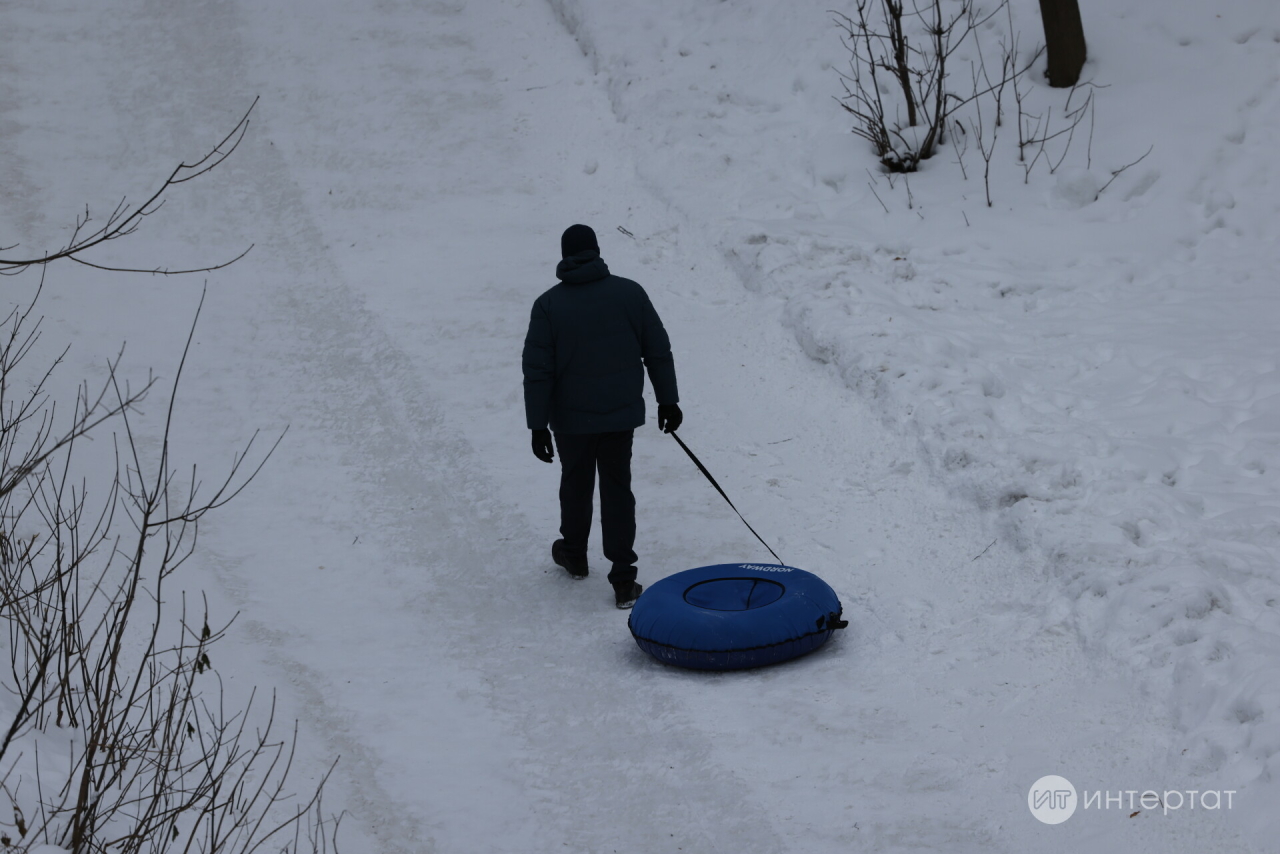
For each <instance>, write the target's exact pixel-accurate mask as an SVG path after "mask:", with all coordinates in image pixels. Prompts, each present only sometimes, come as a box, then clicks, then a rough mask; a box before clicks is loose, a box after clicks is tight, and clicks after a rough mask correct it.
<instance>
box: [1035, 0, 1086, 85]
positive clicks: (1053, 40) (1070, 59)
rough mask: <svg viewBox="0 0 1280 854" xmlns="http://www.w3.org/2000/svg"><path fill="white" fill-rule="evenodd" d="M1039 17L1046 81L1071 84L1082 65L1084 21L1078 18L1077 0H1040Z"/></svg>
mask: <svg viewBox="0 0 1280 854" xmlns="http://www.w3.org/2000/svg"><path fill="white" fill-rule="evenodd" d="M1040 18H1041V20H1042V21H1044V43H1045V48H1046V49H1047V50H1048V53H1049V68H1048V70H1047V71H1046V72H1045V73H1046V76H1047V77H1048V78H1049V85H1050V86H1056V87H1067V86H1074V85H1076V83H1077V82H1079V80H1080V69H1081V67H1083V66H1084V59H1085V45H1084V25H1083V24H1082V23H1081V22H1080V4H1079V2H1078V0H1040Z"/></svg>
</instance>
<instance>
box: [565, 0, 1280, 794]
mask: <svg viewBox="0 0 1280 854" xmlns="http://www.w3.org/2000/svg"><path fill="white" fill-rule="evenodd" d="M829 5H830V4H828V3H825V2H821V3H819V2H798V3H792V4H747V5H744V4H727V3H719V4H708V3H705V2H696V0H662V2H656V3H652V4H645V5H644V6H643V7H636V6H634V5H629V6H626V7H619V6H618V5H617V4H612V3H609V2H605V0H553V6H555V7H556V9H557V10H558V14H559V17H560V19H561V20H562V22H564V23H565V24H566V26H568V27H569V28H570V29H571V31H572V32H573V33H574V34H575V35H576V37H577V38H578V42H579V44H580V45H581V46H582V48H583V50H584V52H586V53H587V54H588V55H589V56H590V57H591V58H592V61H593V63H594V65H595V67H596V68H597V69H598V72H599V73H600V74H602V75H605V76H606V77H607V78H608V79H607V86H608V91H609V92H610V95H611V99H612V102H613V105H614V109H615V113H616V115H617V117H618V119H619V121H620V122H621V123H622V124H623V126H624V127H626V128H627V129H628V132H629V133H631V134H634V135H635V136H636V137H637V139H638V144H637V148H638V149H640V150H642V151H647V152H648V154H647V157H646V158H645V159H644V161H643V163H642V165H641V167H640V168H641V170H642V173H643V177H644V178H645V179H646V180H647V182H648V183H649V184H650V185H651V186H653V187H654V188H655V190H656V191H657V192H658V193H659V194H660V195H661V196H662V197H663V198H664V199H666V200H668V201H669V202H670V203H671V205H672V208H673V216H681V217H687V218H688V219H689V220H691V221H693V222H695V223H699V224H701V225H702V226H703V227H704V228H705V229H706V230H707V231H709V232H710V233H711V235H712V236H713V237H714V238H715V239H717V240H718V241H719V245H720V246H721V248H722V250H723V251H724V252H725V254H726V255H727V256H728V257H729V258H730V260H731V261H732V262H733V263H734V264H735V266H736V268H737V269H738V271H739V272H740V274H741V277H742V280H743V282H744V283H745V285H746V286H747V287H748V288H750V289H752V290H754V291H757V292H759V293H761V294H765V295H768V296H770V297H773V298H776V299H777V300H778V301H779V303H780V307H781V317H782V319H783V321H784V322H785V323H786V324H787V325H788V326H789V327H790V328H791V329H792V330H794V332H795V336H796V339H797V341H798V342H799V343H800V345H801V346H802V347H803V348H804V350H805V352H806V353H808V354H809V355H810V356H811V357H812V358H814V359H817V360H819V361H822V362H825V363H829V364H830V365H831V366H832V369H833V370H834V371H836V372H838V374H839V375H840V377H841V378H842V379H843V380H844V382H846V383H847V384H848V385H849V386H851V387H853V388H855V389H857V390H859V391H860V392H862V393H863V394H864V395H865V396H866V398H867V399H868V400H869V401H872V402H873V403H874V405H875V406H877V407H878V408H879V410H880V412H881V413H882V414H883V416H884V418H885V419H887V420H888V421H889V422H890V423H892V424H895V425H899V426H900V427H901V428H903V429H907V430H910V431H912V432H913V433H914V434H915V435H917V436H918V437H919V440H920V445H921V448H922V450H923V453H924V455H925V456H926V458H927V459H928V460H929V461H930V463H931V465H932V466H933V467H934V468H935V470H936V471H937V472H938V474H939V476H940V477H942V478H943V479H944V480H945V481H946V482H947V483H948V484H949V485H950V486H951V487H952V488H954V489H955V490H956V491H958V492H960V493H963V494H965V495H967V496H969V497H970V498H972V500H973V501H974V502H975V503H976V504H977V505H978V506H979V507H981V508H983V509H985V510H987V511H989V512H990V513H992V514H993V516H994V518H995V520H996V521H997V524H998V526H999V530H1000V531H1001V532H1002V536H1004V537H1006V538H1007V539H1009V540H1011V541H1014V542H1016V543H1017V544H1019V545H1020V546H1021V547H1022V548H1025V549H1027V550H1028V552H1029V554H1031V553H1042V554H1043V555H1044V556H1045V557H1046V560H1045V561H1044V562H1043V567H1044V568H1040V565H1041V562H1040V561H1038V560H1037V561H1029V563H1028V570H1027V571H1028V572H1037V573H1043V574H1044V575H1045V578H1046V606H1045V610H1044V613H1043V621H1044V626H1045V628H1046V629H1047V630H1049V629H1056V630H1060V629H1061V628H1064V627H1065V628H1069V629H1071V630H1073V631H1074V632H1076V633H1078V636H1079V638H1080V640H1081V641H1082V643H1084V644H1085V645H1086V646H1087V647H1090V648H1094V649H1097V650H1099V651H1105V652H1106V653H1108V654H1110V655H1112V656H1115V657H1117V658H1119V659H1122V660H1124V661H1126V662H1128V663H1129V664H1130V665H1131V666H1132V668H1133V672H1134V673H1135V674H1136V675H1137V676H1138V677H1139V678H1140V679H1141V682H1142V684H1143V685H1144V686H1145V687H1146V688H1147V689H1148V690H1150V691H1152V692H1155V693H1156V694H1157V695H1159V696H1163V697H1167V699H1168V702H1169V708H1170V710H1171V714H1172V715H1173V716H1174V717H1175V719H1176V722H1177V725H1178V727H1179V728H1180V729H1181V731H1182V732H1183V733H1184V736H1183V737H1182V738H1180V739H1179V740H1178V742H1177V744H1176V746H1175V748H1174V749H1173V750H1172V751H1171V756H1170V762H1171V768H1172V769H1174V770H1176V771H1178V772H1179V773H1183V774H1186V775H1192V776H1195V777H1200V778H1206V779H1212V780H1213V781H1214V782H1215V783H1216V784H1219V785H1222V786H1228V785H1231V786H1240V787H1245V786H1246V785H1247V784H1249V783H1250V782H1252V783H1253V784H1254V785H1253V788H1254V791H1255V792H1259V791H1260V788H1259V786H1260V784H1261V783H1263V782H1264V781H1267V780H1268V779H1270V778H1271V777H1272V776H1273V775H1275V774H1276V773H1277V772H1280V758H1278V757H1277V753H1278V751H1280V717H1277V715H1276V712H1275V709H1277V708H1280V575H1278V573H1277V567H1278V566H1280V348H1278V347H1277V345H1276V343H1275V342H1276V335H1275V327H1276V325H1277V320H1280V290H1278V289H1277V287H1276V272H1275V271H1276V270H1278V269H1280V245H1278V244H1277V242H1276V239H1275V237H1274V235H1275V233H1276V229H1277V226H1278V225H1280V201H1277V200H1278V199H1280V180H1278V179H1280V174H1278V172H1277V170H1278V168H1280V167H1277V166H1276V165H1275V159H1274V157H1275V151H1276V150H1277V148H1280V9H1278V8H1277V7H1276V6H1275V4H1274V3H1271V2H1269V0H1232V2H1226V3H1222V4H1215V5H1213V6H1211V7H1207V6H1203V5H1202V4H1195V3H1191V2H1187V0H1179V2H1175V3H1162V4H1159V5H1158V6H1152V5H1151V4H1144V3H1142V2H1139V0H1118V2H1116V3H1112V4H1105V8H1104V7H1103V5H1102V4H1100V5H1099V6H1097V7H1094V6H1086V8H1085V9H1084V15H1085V27H1086V32H1087V34H1088V36H1089V40H1090V50H1091V59H1090V62H1089V64H1088V65H1087V66H1086V69H1085V77H1086V78H1087V79H1088V80H1091V81H1093V82H1095V83H1097V84H1099V86H1101V87H1106V88H1097V89H1094V90H1093V91H1094V96H1095V104H1096V123H1095V126H1094V129H1093V133H1092V138H1091V140H1089V141H1087V142H1086V141H1084V140H1082V139H1076V140H1075V141H1074V142H1073V147H1072V148H1071V149H1070V150H1068V151H1066V152H1065V155H1066V156H1065V158H1064V160H1063V163H1062V166H1061V167H1060V168H1058V169H1057V170H1056V172H1055V173H1054V174H1050V172H1049V169H1048V167H1047V165H1040V166H1039V167H1037V169H1036V170H1035V171H1033V172H1032V174H1031V175H1030V178H1029V179H1026V180H1024V178H1025V172H1024V170H1023V168H1022V165H1021V164H1019V163H1018V162H1017V159H1016V146H1015V145H1013V144H1012V140H1011V139H1010V137H1011V135H1012V134H1013V131H1012V130H1011V129H1008V127H1007V126H1006V129H1005V130H1003V131H1001V133H1003V134H1004V135H1005V138H1004V141H1003V142H1002V143H1001V144H1000V146H999V148H998V149H997V152H996V156H995V158H994V160H993V164H992V188H991V189H992V197H993V200H994V203H995V204H994V206H993V207H991V208H988V207H987V206H986V204H985V198H984V191H983V187H982V180H981V170H982V166H981V160H979V159H977V158H976V155H975V153H974V151H973V149H972V147H970V148H969V150H968V151H967V152H966V151H964V149H962V148H960V147H959V145H957V147H956V148H953V149H951V150H950V151H944V152H943V153H942V154H940V155H939V156H937V157H935V158H933V159H932V160H930V161H927V162H926V165H925V169H924V170H923V171H922V172H921V173H919V174H917V175H915V176H913V177H912V178H911V179H910V180H909V181H908V180H906V179H904V178H901V177H898V178H896V179H894V180H893V181H892V182H891V181H890V178H891V177H892V176H886V175H884V174H882V173H881V172H880V171H879V169H878V168H877V164H876V162H875V158H874V156H873V154H872V152H870V151H869V150H867V148H866V147H865V145H863V144H862V143H860V142H859V141H858V140H857V139H855V138H854V137H852V136H851V135H850V134H848V132H847V130H848V126H847V123H846V121H845V119H846V116H845V115H844V114H843V113H842V111H841V110H840V109H839V108H838V105H837V104H836V103H835V102H834V101H833V100H832V98H833V96H834V95H837V94H838V93H839V86H838V81H837V80H836V77H835V72H834V70H833V68H834V67H836V66H838V65H840V64H842V63H843V62H844V61H845V59H844V52H843V48H842V47H841V45H840V43H839V39H838V36H837V33H836V31H835V30H834V29H833V28H832V26H831V25H830V21H829V17H828V14H827V12H826V9H827V8H828V7H829ZM837 7H839V4H837ZM1011 20H1012V23H1013V27H1014V28H1015V29H1017V30H1019V31H1021V34H1022V36H1021V37H1022V40H1023V42H1024V44H1028V45H1030V43H1032V42H1035V41H1038V40H1039V38H1040V32H1039V18H1038V13H1037V11H1036V7H1035V4H1033V3H1030V2H1024V0H1019V2H1017V3H1016V4H1015V6H1014V8H1013V14H1012V17H1011ZM993 26H994V25H993ZM1005 26H1007V25H1006V24H1001V25H1000V27H1005ZM1002 31H1003V30H1002V29H1000V28H996V29H993V30H991V31H990V32H984V33H983V34H982V35H983V38H984V40H985V42H984V43H985V44H986V45H988V46H989V45H991V44H994V42H995V41H996V40H997V39H998V38H999V36H1000V33H1001V32H1002ZM988 49H989V48H988ZM967 56H968V57H969V58H972V57H973V56H974V54H973V52H972V51H970V53H969V54H967ZM964 58H965V57H964V56H963V55H962V57H961V59H962V60H963V59H964ZM966 73H967V72H966ZM1030 83H1031V86H1030V88H1031V90H1032V91H1031V94H1030V99H1031V100H1030V103H1031V105H1032V107H1033V108H1034V109H1037V110H1043V109H1047V108H1049V107H1050V106H1052V105H1058V106H1061V104H1062V99H1063V98H1064V97H1065V96H1064V95H1063V93H1061V92H1055V91H1053V90H1049V89H1047V88H1046V87H1045V86H1044V85H1042V84H1041V83H1040V82H1038V75H1036V74H1035V73H1034V72H1033V79H1032V80H1031V81H1030ZM1076 97H1079V96H1078V95H1077V96H1076ZM1148 149H1150V154H1149V155H1148V156H1147V157H1146V158H1145V159H1142V160H1141V161H1140V162H1138V163H1137V164H1136V165H1133V166H1131V167H1130V168H1128V169H1126V170H1124V171H1122V172H1120V174H1119V175H1118V176H1117V177H1115V180H1114V181H1113V182H1112V183H1111V185H1110V186H1109V187H1107V188H1106V190H1105V191H1103V192H1102V193H1101V195H1099V190H1100V189H1101V188H1102V187H1103V186H1104V185H1106V184H1107V182H1108V181H1109V180H1111V179H1112V177H1113V175H1112V173H1113V172H1114V171H1115V170H1120V169H1121V168H1122V167H1124V166H1125V165H1126V164H1130V163H1133V162H1134V161H1135V160H1138V158H1139V157H1140V156H1141V155H1142V154H1143V152H1144V151H1146V150H1148ZM1055 151H1061V149H1057V150H1055ZM957 159H961V160H963V161H964V163H965V166H966V172H967V179H966V177H965V176H963V175H962V174H961V169H960V166H959V165H957V163H956V161H957Z"/></svg>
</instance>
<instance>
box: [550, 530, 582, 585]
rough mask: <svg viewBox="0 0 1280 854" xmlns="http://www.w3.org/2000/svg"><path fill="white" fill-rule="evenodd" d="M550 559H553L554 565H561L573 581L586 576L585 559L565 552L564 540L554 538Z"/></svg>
mask: <svg viewBox="0 0 1280 854" xmlns="http://www.w3.org/2000/svg"><path fill="white" fill-rule="evenodd" d="M551 559H552V560H553V561H555V564H556V566H563V567H564V570H565V572H567V573H569V575H570V576H572V577H573V579H574V580H575V581H581V580H582V579H584V578H586V577H587V571H588V570H587V559H586V558H585V557H570V556H569V555H567V554H565V553H564V540H556V541H555V542H554V543H552V544H551Z"/></svg>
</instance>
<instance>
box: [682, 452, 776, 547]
mask: <svg viewBox="0 0 1280 854" xmlns="http://www.w3.org/2000/svg"><path fill="white" fill-rule="evenodd" d="M671 438H672V439H675V440H676V441H677V442H679V443H680V447H682V448H684V452H685V453H686V454H688V455H689V459H691V460H693V464H694V465H695V466H697V467H698V471H700V472H702V473H703V474H704V475H705V476H706V478H707V480H709V481H711V485H712V486H714V487H715V488H716V492H718V493H720V497H721V498H723V499H724V500H725V501H727V502H728V503H729V506H730V507H733V502H732V501H729V496H727V495H725V494H724V490H723V489H721V488H720V484H718V483H716V479H715V478H714V477H712V476H711V472H709V471H707V467H706V466H704V465H703V464H702V460H700V459H698V458H697V457H695V456H694V455H693V451H691V450H689V446H688V445H686V444H685V443H684V441H683V440H682V439H681V438H680V437H679V436H677V435H676V434H675V432H674V431H673V432H672V433H671ZM733 512H734V513H738V508H737V507H733ZM738 518H739V519H742V524H744V525H746V526H747V530H748V531H750V532H751V533H753V534H756V529H755V528H753V527H751V523H750V522H748V521H747V520H746V519H743V518H742V514H741V513H738ZM756 539H757V540H759V541H760V544H761V545H762V546H764V547H765V548H766V549H769V554H771V555H773V557H774V560H776V561H777V562H778V565H779V566H786V564H785V563H783V562H782V558H780V557H778V553H777V552H775V551H774V550H773V549H770V548H769V544H768V543H766V542H765V541H764V537H762V536H760V535H759V534H756Z"/></svg>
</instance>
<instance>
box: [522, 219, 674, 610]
mask: <svg viewBox="0 0 1280 854" xmlns="http://www.w3.org/2000/svg"><path fill="white" fill-rule="evenodd" d="M560 254H561V256H562V259H563V260H561V261H560V264H559V266H557V267H556V277H557V278H558V279H560V284H558V285H556V286H555V287H553V288H551V289H550V290H549V291H547V292H546V293H544V294H543V295H542V296H540V297H538V299H537V300H536V301H535V302H534V304H533V313H532V315H531V317H530V318H529V333H528V335H526V336H525V339H524V357H523V360H522V361H523V365H524V407H525V418H526V420H527V423H528V426H529V429H530V430H532V431H533V454H534V456H536V457H537V458H538V459H540V460H542V461H543V462H546V463H549V462H551V461H552V459H554V454H553V452H552V448H551V436H552V432H553V431H554V433H555V446H556V448H558V449H559V451H560V535H561V539H558V540H556V541H555V542H554V543H552V545H551V559H552V560H553V561H555V563H556V564H557V565H558V566H562V567H564V569H565V570H566V571H567V572H568V573H569V574H570V575H571V576H573V577H574V578H579V579H580V578H586V577H587V571H588V567H587V537H588V535H589V534H590V532H591V498H592V494H593V493H594V492H595V475H596V472H597V471H599V472H600V527H601V529H602V531H603V534H604V556H605V557H606V558H607V559H608V560H609V561H610V562H611V563H612V564H613V567H612V569H610V571H609V583H610V584H612V585H613V591H614V598H615V601H616V602H617V605H618V607H619V608H630V607H631V606H632V605H633V604H635V601H636V598H637V597H639V595H640V591H641V590H642V588H641V586H640V585H639V584H637V583H636V567H635V562H636V553H635V552H634V551H633V550H632V548H633V546H634V545H635V539H636V500H635V496H634V495H632V493H631V439H632V434H633V433H634V431H635V428H637V427H639V426H640V425H641V424H643V423H644V395H643V391H644V369H645V368H647V369H648V371H649V382H650V383H652V384H653V391H654V396H655V397H657V399H658V428H659V429H660V430H662V431H663V432H664V433H673V432H675V431H676V430H677V429H678V428H679V427H680V422H681V420H682V419H683V417H684V416H683V415H682V414H681V412H680V407H679V406H678V405H677V401H678V400H679V395H678V394H677V392H676V366H675V360H674V359H673V358H672V356H671V342H670V340H669V339H668V338H667V331H666V329H664V328H663V326H662V320H661V319H659V317H658V313H657V311H655V310H654V308H653V303H651V302H649V296H648V294H646V293H645V292H644V288H642V287H640V285H638V284H637V283H635V282H633V281H631V280H630V279H624V278H622V277H620V276H614V275H610V273H609V268H608V267H606V266H605V263H604V260H603V259H602V258H601V257H600V245H599V243H597V241H596V233H595V232H594V231H592V230H591V229H590V228H589V227H588V226H585V225H571V226H569V228H567V229H566V230H565V232H564V235H563V236H561V238H560ZM642 366H643V367H642ZM548 424H549V425H550V429H549V430H548V429H547V426H548Z"/></svg>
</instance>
